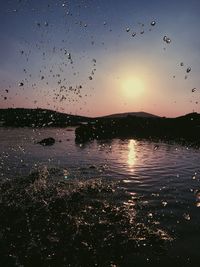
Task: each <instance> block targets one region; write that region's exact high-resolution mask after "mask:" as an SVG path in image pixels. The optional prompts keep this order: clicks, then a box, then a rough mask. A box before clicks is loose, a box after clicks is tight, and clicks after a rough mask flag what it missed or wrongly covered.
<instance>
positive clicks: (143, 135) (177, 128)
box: [75, 113, 200, 148]
mask: <svg viewBox="0 0 200 267" xmlns="http://www.w3.org/2000/svg"><path fill="white" fill-rule="evenodd" d="M75 135H76V142H79V143H84V142H88V141H91V140H95V139H96V140H106V139H113V138H119V139H130V138H136V139H144V140H149V141H156V142H167V143H174V144H181V145H185V146H191V147H195V148H199V147H200V115H199V114H197V113H191V114H188V115H186V116H183V117H178V118H173V119H170V118H139V117H134V116H127V117H126V118H115V119H111V118H109V119H105V118H104V119H99V120H97V121H96V122H95V123H93V124H91V123H88V125H81V126H79V127H77V128H76V131H75Z"/></svg>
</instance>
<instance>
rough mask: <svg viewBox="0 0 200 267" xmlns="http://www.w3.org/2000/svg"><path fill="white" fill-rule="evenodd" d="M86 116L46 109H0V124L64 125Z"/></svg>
mask: <svg viewBox="0 0 200 267" xmlns="http://www.w3.org/2000/svg"><path fill="white" fill-rule="evenodd" d="M89 120H90V119H89V118H88V117H84V116H78V115H71V114H66V113H61V112H57V111H53V110H48V109H40V108H37V109H26V108H8V109H0V126H5V127H65V126H75V125H79V124H80V122H82V121H89Z"/></svg>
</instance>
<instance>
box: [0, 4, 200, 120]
mask: <svg viewBox="0 0 200 267" xmlns="http://www.w3.org/2000/svg"><path fill="white" fill-rule="evenodd" d="M0 5H1V8H0V32H1V37H0V108H7V107H16V108H17V107H24V108H48V109H52V110H57V111H60V112H65V113H71V114H80V115H85V116H91V117H92V116H101V115H108V114H113V113H120V112H136V111H145V112H149V113H153V114H156V115H160V116H166V117H176V116H179V115H183V114H186V113H190V112H193V111H195V112H199V113H200V75H199V74H200V35H199V27H200V16H199V10H200V1H198V0H190V1H185V0H176V1H175V0H174V1H171V0H168V1H164V0H151V1H149V0H138V1H136V0H67V1H64V0H34V1H31V0H1V1H0Z"/></svg>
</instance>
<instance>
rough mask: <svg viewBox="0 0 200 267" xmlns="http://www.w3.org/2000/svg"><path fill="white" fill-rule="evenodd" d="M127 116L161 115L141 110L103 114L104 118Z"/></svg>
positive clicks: (150, 116) (146, 116) (151, 116)
mask: <svg viewBox="0 0 200 267" xmlns="http://www.w3.org/2000/svg"><path fill="white" fill-rule="evenodd" d="M127 116H135V117H142V118H158V117H159V116H156V115H154V114H151V113H147V112H143V111H140V112H125V113H116V114H111V115H107V116H103V118H125V117H127Z"/></svg>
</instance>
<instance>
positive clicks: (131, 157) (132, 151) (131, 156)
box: [127, 139, 136, 172]
mask: <svg viewBox="0 0 200 267" xmlns="http://www.w3.org/2000/svg"><path fill="white" fill-rule="evenodd" d="M128 149H129V153H128V161H127V163H128V166H129V168H130V170H131V172H133V171H134V168H133V167H134V165H135V162H136V141H135V140H133V139H131V140H130V141H129V144H128Z"/></svg>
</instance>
